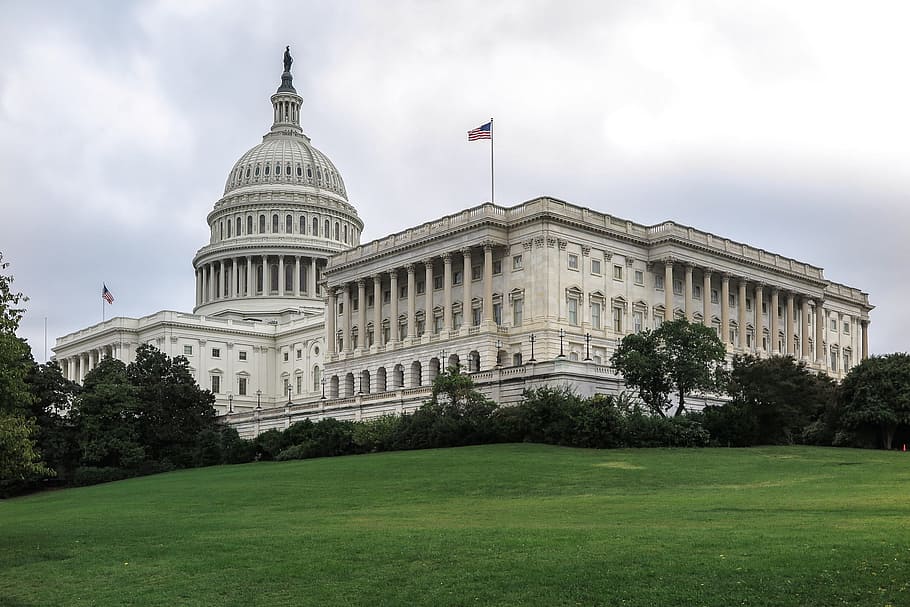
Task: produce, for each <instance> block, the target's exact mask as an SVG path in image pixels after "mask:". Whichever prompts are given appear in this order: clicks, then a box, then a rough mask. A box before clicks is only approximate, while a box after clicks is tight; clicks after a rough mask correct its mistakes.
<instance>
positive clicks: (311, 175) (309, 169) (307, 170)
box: [306, 167, 313, 179]
mask: <svg viewBox="0 0 910 607" xmlns="http://www.w3.org/2000/svg"><path fill="white" fill-rule="evenodd" d="M306 176H307V179H312V178H313V169H311V168H310V167H307V168H306Z"/></svg>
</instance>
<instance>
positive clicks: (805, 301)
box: [799, 295, 809, 362]
mask: <svg viewBox="0 0 910 607" xmlns="http://www.w3.org/2000/svg"><path fill="white" fill-rule="evenodd" d="M799 349H800V355H801V357H802V359H803V360H805V361H807V362H808V360H809V298H808V297H806V296H805V295H803V296H802V318H801V319H800V332H799Z"/></svg>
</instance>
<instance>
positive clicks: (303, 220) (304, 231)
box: [300, 215, 306, 234]
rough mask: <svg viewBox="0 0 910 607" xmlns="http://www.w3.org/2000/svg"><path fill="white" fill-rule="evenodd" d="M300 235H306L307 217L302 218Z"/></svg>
mask: <svg viewBox="0 0 910 607" xmlns="http://www.w3.org/2000/svg"><path fill="white" fill-rule="evenodd" d="M300 233H301V234H306V215H301V216H300Z"/></svg>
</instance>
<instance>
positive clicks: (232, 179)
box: [224, 133, 347, 200]
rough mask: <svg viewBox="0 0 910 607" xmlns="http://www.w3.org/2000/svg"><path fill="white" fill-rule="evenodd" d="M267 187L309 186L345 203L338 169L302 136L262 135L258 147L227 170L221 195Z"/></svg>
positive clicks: (345, 195)
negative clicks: (251, 188) (274, 185)
mask: <svg viewBox="0 0 910 607" xmlns="http://www.w3.org/2000/svg"><path fill="white" fill-rule="evenodd" d="M271 184H276V185H287V184H290V185H302V186H310V187H312V188H317V189H319V190H323V191H326V192H330V193H332V194H335V195H337V196H340V197H341V198H342V199H344V200H347V193H346V192H345V189H344V181H343V180H342V179H341V174H339V172H338V169H337V168H335V165H334V164H332V161H331V160H329V159H328V157H327V156H326V155H325V154H323V153H322V152H320V151H319V150H317V149H316V148H314V147H313V146H312V145H311V144H310V138H309V137H307V136H306V135H304V134H302V133H300V134H296V133H295V134H287V135H285V134H282V133H277V134H276V133H269V134H268V135H266V136H265V138H264V140H263V142H262V143H260V144H259V145H257V146H256V147H254V148H252V149H251V150H249V151H248V152H247V153H245V154H244V155H243V156H241V157H240V160H238V161H237V163H236V164H235V165H234V168H233V169H231V172H230V174H229V175H228V178H227V183H225V185H224V194H225V196H227V195H228V194H230V193H231V192H233V191H235V190H238V189H241V188H245V187H253V188H256V189H261V186H263V185H271Z"/></svg>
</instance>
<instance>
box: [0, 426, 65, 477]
mask: <svg viewBox="0 0 910 607" xmlns="http://www.w3.org/2000/svg"><path fill="white" fill-rule="evenodd" d="M34 433H35V423H34V422H33V421H32V420H29V419H26V417H25V416H23V415H11V414H9V413H3V412H0V481H13V480H17V481H21V480H25V479H27V478H29V477H33V476H46V475H52V474H53V472H52V471H51V470H49V469H48V468H47V467H46V466H45V465H44V464H42V463H41V456H40V454H39V453H38V451H37V450H36V449H35V441H34V440H33V439H32V435H33V434H34Z"/></svg>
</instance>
